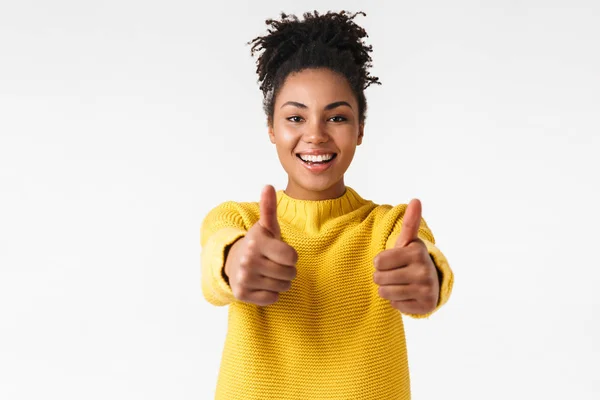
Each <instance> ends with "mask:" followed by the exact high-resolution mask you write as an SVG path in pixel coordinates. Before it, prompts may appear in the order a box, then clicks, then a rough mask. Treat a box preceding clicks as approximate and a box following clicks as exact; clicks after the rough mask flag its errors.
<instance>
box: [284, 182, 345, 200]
mask: <svg viewBox="0 0 600 400" xmlns="http://www.w3.org/2000/svg"><path fill="white" fill-rule="evenodd" d="M345 192H346V185H345V184H344V178H343V177H342V179H340V180H339V181H338V182H337V183H336V184H335V185H333V186H331V187H329V188H327V189H325V190H320V191H316V190H310V189H307V188H305V187H302V186H300V185H298V184H297V183H295V182H293V181H292V180H290V179H288V184H287V187H286V188H285V194H286V195H288V196H289V197H291V198H293V199H297V200H331V199H337V198H338V197H342V196H343V195H344V193H345Z"/></svg>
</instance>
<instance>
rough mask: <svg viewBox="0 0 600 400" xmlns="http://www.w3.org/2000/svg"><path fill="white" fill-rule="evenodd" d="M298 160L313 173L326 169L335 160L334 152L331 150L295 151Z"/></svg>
mask: <svg viewBox="0 0 600 400" xmlns="http://www.w3.org/2000/svg"><path fill="white" fill-rule="evenodd" d="M296 158H297V159H298V161H299V162H300V163H301V164H302V166H304V167H305V168H306V169H308V170H309V171H310V172H313V173H320V172H323V171H325V170H327V169H328V168H329V167H331V165H332V164H333V163H334V162H335V160H336V158H337V154H336V153H332V152H323V151H321V152H302V153H297V154H296Z"/></svg>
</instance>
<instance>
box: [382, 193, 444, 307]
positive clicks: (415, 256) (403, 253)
mask: <svg viewBox="0 0 600 400" xmlns="http://www.w3.org/2000/svg"><path fill="white" fill-rule="evenodd" d="M420 223H421V202H420V201H419V200H417V199H413V200H412V201H411V202H410V203H409V204H408V207H407V209H406V212H405V214H404V218H403V220H402V230H401V231H400V236H399V237H398V240H397V241H396V244H395V246H394V248H392V249H388V250H384V251H382V252H381V253H379V254H378V255H377V256H376V257H375V259H374V260H373V262H374V264H375V269H376V271H375V273H374V274H373V281H374V282H375V283H376V284H377V285H379V296H381V297H382V298H384V299H386V300H389V301H390V302H391V305H392V307H394V308H395V309H397V310H399V311H401V312H403V313H406V314H426V313H429V312H431V311H433V310H434V309H435V307H436V306H437V303H438V299H439V290H440V287H439V281H438V276H437V271H436V268H435V265H434V264H433V261H432V259H431V257H430V256H429V252H428V251H427V247H426V246H425V243H424V242H423V241H422V240H421V239H419V237H418V233H419V225H420Z"/></svg>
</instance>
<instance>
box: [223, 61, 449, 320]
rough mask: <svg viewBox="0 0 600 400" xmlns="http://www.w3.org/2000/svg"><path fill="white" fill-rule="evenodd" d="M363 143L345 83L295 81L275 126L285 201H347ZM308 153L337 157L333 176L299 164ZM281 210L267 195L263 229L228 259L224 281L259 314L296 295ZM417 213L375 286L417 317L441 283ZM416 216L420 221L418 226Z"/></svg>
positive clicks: (385, 258) (386, 255)
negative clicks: (347, 177)
mask: <svg viewBox="0 0 600 400" xmlns="http://www.w3.org/2000/svg"><path fill="white" fill-rule="evenodd" d="M363 135H364V123H362V122H361V120H360V116H359V113H358V100H357V98H356V96H354V93H353V92H352V89H351V88H350V85H349V84H348V81H347V80H346V79H345V77H344V76H342V75H340V74H338V73H335V72H333V71H330V70H328V69H322V68H321V69H308V70H304V71H301V72H297V73H294V74H291V75H290V76H288V78H287V79H286V81H285V83H284V84H283V86H282V87H281V89H280V91H279V93H278V94H277V98H276V101H275V107H274V115H273V118H272V121H271V122H270V123H269V138H270V140H271V142H272V143H273V144H275V147H276V149H277V154H278V157H279V160H280V162H281V165H282V166H283V168H284V169H285V171H286V172H287V174H288V184H287V187H286V189H285V193H286V194H287V195H288V196H290V197H292V198H295V199H301V200H326V199H333V198H337V197H341V196H342V195H343V194H344V193H345V191H346V186H345V184H344V174H345V173H346V170H347V169H348V167H349V166H350V164H351V162H352V159H353V158H354V154H355V151H356V146H359V145H360V144H361V143H362V139H363ZM309 150H320V151H325V152H328V153H335V154H336V158H335V159H334V160H333V161H332V164H331V166H330V167H329V168H328V169H327V170H325V171H322V172H320V173H315V172H311V171H308V170H307V169H306V168H305V167H304V166H303V165H302V162H301V161H300V160H299V159H298V157H297V154H298V153H300V152H306V151H309ZM276 204H277V203H276V195H275V189H274V188H273V187H272V186H267V187H266V188H265V189H264V190H263V192H262V195H261V200H260V209H261V210H260V214H261V217H260V220H259V222H258V223H257V224H255V225H254V226H253V227H252V228H250V230H249V231H248V233H247V234H246V236H245V237H243V238H242V239H240V240H238V241H236V242H235V243H234V244H233V245H232V246H231V248H230V250H229V253H228V255H227V259H226V262H225V275H226V276H227V277H228V279H229V284H230V286H231V289H232V291H233V294H234V296H235V297H236V298H237V299H238V300H241V301H245V302H248V303H253V304H257V305H260V306H265V305H269V304H273V303H274V302H276V301H277V300H278V299H279V293H281V292H285V291H287V290H289V289H290V286H291V281H292V280H293V279H294V277H295V276H296V273H297V271H296V267H295V265H296V262H297V259H298V255H297V253H296V251H295V250H294V249H293V248H292V247H291V246H289V245H288V244H286V243H285V242H283V241H282V240H281V235H280V230H279V224H278V222H277V214H276V208H277V206H276ZM414 207H415V205H414V201H413V202H412V203H411V205H409V209H408V210H407V214H406V217H405V224H404V228H403V231H402V233H401V235H400V238H399V239H398V243H397V246H396V247H395V248H394V249H389V250H386V251H383V252H381V253H380V254H379V255H378V256H377V257H376V258H375V260H374V263H375V267H376V269H377V271H376V272H375V274H374V276H373V279H374V282H375V283H377V284H378V285H380V288H379V294H380V296H381V297H383V298H385V299H388V300H390V302H391V305H392V306H393V307H394V308H397V309H398V310H400V311H403V312H406V313H415V314H417V313H425V312H429V311H431V310H433V309H434V308H435V306H436V304H437V301H438V300H437V299H438V292H439V282H438V280H437V273H436V269H435V266H434V265H433V262H432V261H431V258H430V257H429V254H428V252H427V248H426V247H425V244H424V243H423V242H422V241H421V240H420V239H419V238H418V237H417V236H416V235H417V233H418V226H419V225H418V224H419V222H420V215H421V214H420V203H418V207H419V209H418V210H417V211H418V213H417V212H415V211H414ZM416 214H418V218H419V219H418V220H415V219H414V218H416V217H414V215H416ZM410 215H413V216H412V217H411V216H410ZM407 217H408V218H407ZM410 218H412V220H411V219H410ZM411 221H412V222H411ZM415 221H416V222H415ZM407 222H408V223H407ZM411 224H412V225H411ZM415 224H416V228H414V225H415ZM410 226H412V228H409V227H410ZM407 228H409V229H407ZM415 229H416V231H415ZM400 239H402V242H401V243H400ZM433 278H435V279H433Z"/></svg>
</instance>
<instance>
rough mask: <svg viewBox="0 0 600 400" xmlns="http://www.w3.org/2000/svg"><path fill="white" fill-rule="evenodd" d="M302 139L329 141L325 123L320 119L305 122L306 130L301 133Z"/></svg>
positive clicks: (314, 141) (308, 141)
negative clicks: (309, 122) (308, 122)
mask: <svg viewBox="0 0 600 400" xmlns="http://www.w3.org/2000/svg"><path fill="white" fill-rule="evenodd" d="M302 140H303V141H304V142H306V143H313V144H318V143H325V142H327V141H329V135H328V134H327V131H326V129H325V125H324V124H323V123H322V122H320V121H314V122H313V123H311V124H306V130H305V131H304V134H303V135H302Z"/></svg>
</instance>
